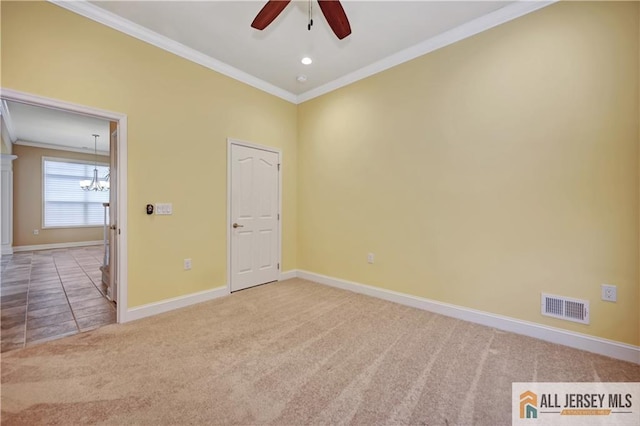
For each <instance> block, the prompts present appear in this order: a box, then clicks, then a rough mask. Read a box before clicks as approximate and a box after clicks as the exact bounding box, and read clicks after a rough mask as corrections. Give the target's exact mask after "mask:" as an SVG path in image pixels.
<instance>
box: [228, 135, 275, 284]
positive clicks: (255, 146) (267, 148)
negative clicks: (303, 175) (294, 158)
mask: <svg viewBox="0 0 640 426" xmlns="http://www.w3.org/2000/svg"><path fill="white" fill-rule="evenodd" d="M233 145H238V146H244V147H247V148H253V149H259V150H262V151H268V152H273V153H275V154H278V165H279V167H280V169H279V171H278V215H279V217H280V219H279V220H278V260H277V262H278V265H279V267H278V281H280V276H281V275H282V220H283V217H282V150H281V149H280V148H274V147H271V146H266V145H260V144H257V143H253V142H247V141H243V140H240V139H233V138H227V221H226V224H227V225H226V226H227V291H228V292H229V293H231V279H232V274H231V223H232V222H233V218H232V217H231V148H232V146H233Z"/></svg>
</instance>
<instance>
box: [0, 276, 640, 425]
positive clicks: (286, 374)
mask: <svg viewBox="0 0 640 426" xmlns="http://www.w3.org/2000/svg"><path fill="white" fill-rule="evenodd" d="M513 381H640V366H638V365H635V364H630V363H625V362H621V361H616V360H613V359H609V358H606V357H602V356H598V355H594V354H590V353H587V352H582V351H578V350H574V349H570V348H566V347H563V346H558V345H553V344H550V343H545V342H543V341H539V340H535V339H531V338H527V337H522V336H518V335H515V334H511V333H504V332H500V331H497V330H494V329H491V328H487V327H483V326H479V325H474V324H471V323H467V322H463V321H459V320H456V319H451V318H447V317H444V316H439V315H434V314H431V313H428V312H424V311H420V310H417V309H412V308H408V307H405V306H402V305H397V304H394V303H389V302H385V301H382V300H378V299H374V298H370V297H366V296H362V295H358V294H354V293H350V292H346V291H342V290H337V289H334V288H330V287H325V286H322V285H318V284H313V283H310V282H307V281H302V280H289V281H284V282H281V283H275V284H268V285H264V286H260V287H256V288H253V289H249V290H245V291H242V292H239V293H235V294H233V295H232V296H229V297H225V298H222V299H218V300H215V301H211V302H206V303H202V304H199V305H196V306H193V307H190V308H185V309H181V310H178V311H174V312H170V313H168V314H164V315H160V316H156V317H153V318H148V319H144V320H140V321H137V322H133V323H128V324H124V325H110V326H107V327H104V328H101V329H99V330H96V331H92V332H88V333H84V334H80V335H76V336H72V337H68V338H64V339H61V340H57V341H52V342H48V343H44V344H40V345H36V346H32V347H27V348H25V349H20V350H16V351H11V352H8V353H4V354H2V389H1V390H2V423H3V424H7V425H9V424H25V425H36V424H61V425H70V424H74V425H75V424H89V423H90V424H116V425H122V424H181V425H182V424H205V423H206V424H244V425H249V424H265V423H270V424H279V425H291V424H343V423H352V424H366V425H373V424H391V425H395V424H439V425H446V424H449V425H452V424H458V425H471V424H474V425H475V424H486V425H500V424H510V422H511V382H513Z"/></svg>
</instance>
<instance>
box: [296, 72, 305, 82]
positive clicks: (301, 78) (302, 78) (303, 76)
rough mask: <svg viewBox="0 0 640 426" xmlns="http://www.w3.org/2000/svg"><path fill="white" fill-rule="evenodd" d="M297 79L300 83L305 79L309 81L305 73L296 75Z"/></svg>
mask: <svg viewBox="0 0 640 426" xmlns="http://www.w3.org/2000/svg"><path fill="white" fill-rule="evenodd" d="M296 80H298V82H299V83H304V82H305V81H307V76H306V75H304V74H300V75H299V76H298V77H296Z"/></svg>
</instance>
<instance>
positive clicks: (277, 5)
mask: <svg viewBox="0 0 640 426" xmlns="http://www.w3.org/2000/svg"><path fill="white" fill-rule="evenodd" d="M290 2H291V0H269V1H268V2H267V4H265V5H264V7H263V8H262V9H261V10H260V12H258V14H257V15H256V18H255V19H254V20H253V22H252V23H251V26H252V27H253V28H255V29H257V30H264V29H265V28H267V26H268V25H269V24H270V23H271V22H273V20H274V19H276V18H277V17H278V15H280V13H281V12H282V11H283V10H284V8H285V7H287V5H288V4H289V3H290Z"/></svg>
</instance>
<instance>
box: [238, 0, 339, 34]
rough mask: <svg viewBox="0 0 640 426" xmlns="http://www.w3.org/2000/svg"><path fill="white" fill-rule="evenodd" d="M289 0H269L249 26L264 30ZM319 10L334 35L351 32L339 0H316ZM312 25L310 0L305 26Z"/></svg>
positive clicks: (309, 26) (309, 27)
mask: <svg viewBox="0 0 640 426" xmlns="http://www.w3.org/2000/svg"><path fill="white" fill-rule="evenodd" d="M290 2H291V0H269V1H268V2H267V4H265V5H264V7H263V8H262V9H261V10H260V12H258V15H256V18H255V19H254V20H253V22H252V23H251V26H252V27H253V28H255V29H257V30H264V29H265V28H267V26H268V25H269V24H270V23H271V22H273V20H274V19H276V18H277V17H278V15H280V13H281V12H282V11H283V10H284V8H285V7H287V5H288V4H289V3H290ZM318 4H319V5H320V10H322V14H323V15H324V17H325V18H326V19H327V22H328V23H329V26H330V27H331V29H332V30H333V32H334V33H335V35H336V36H337V37H338V38H339V39H340V40H342V39H343V38H345V37H346V36H348V35H349V34H351V26H350V25H349V20H348V19H347V15H346V14H345V13H344V9H343V8H342V5H341V4H340V1H339V0H318ZM312 25H313V19H311V1H310V2H309V25H308V26H307V28H308V29H309V30H310V29H311V26H312Z"/></svg>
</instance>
